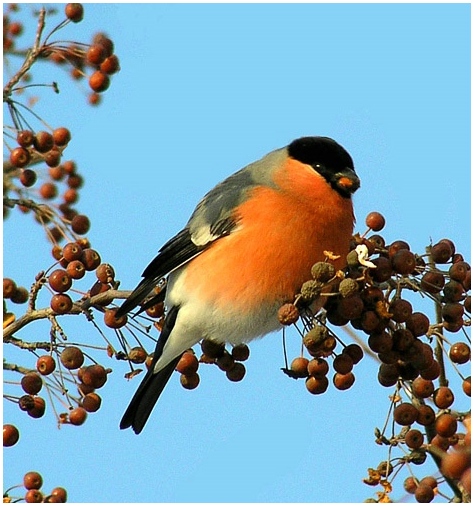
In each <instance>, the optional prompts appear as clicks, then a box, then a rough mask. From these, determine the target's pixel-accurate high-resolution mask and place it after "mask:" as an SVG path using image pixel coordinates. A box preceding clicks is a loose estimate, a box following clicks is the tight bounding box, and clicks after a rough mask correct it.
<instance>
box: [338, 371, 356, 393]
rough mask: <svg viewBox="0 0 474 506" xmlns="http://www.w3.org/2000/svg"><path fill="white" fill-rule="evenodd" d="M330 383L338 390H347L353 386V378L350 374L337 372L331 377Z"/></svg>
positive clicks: (352, 374)
mask: <svg viewBox="0 0 474 506" xmlns="http://www.w3.org/2000/svg"><path fill="white" fill-rule="evenodd" d="M332 382H333V384H334V386H335V387H336V388H337V389H338V390H347V389H349V388H351V386H352V385H353V384H354V382H355V376H354V373H352V372H348V373H347V374H341V373H339V372H337V373H336V374H335V375H334V376H333V378H332Z"/></svg>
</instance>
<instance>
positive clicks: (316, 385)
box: [306, 376, 329, 395]
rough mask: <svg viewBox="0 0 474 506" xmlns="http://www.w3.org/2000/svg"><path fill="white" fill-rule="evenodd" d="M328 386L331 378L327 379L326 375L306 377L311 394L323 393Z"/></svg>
mask: <svg viewBox="0 0 474 506" xmlns="http://www.w3.org/2000/svg"><path fill="white" fill-rule="evenodd" d="M328 386H329V380H328V379H327V377H326V376H318V377H315V376H309V377H308V378H307V379H306V389H307V390H308V392H310V393H311V394H315V395H318V394H322V393H324V392H325V391H326V390H327V389H328Z"/></svg>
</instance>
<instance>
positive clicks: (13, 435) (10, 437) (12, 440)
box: [3, 423, 20, 447]
mask: <svg viewBox="0 0 474 506" xmlns="http://www.w3.org/2000/svg"><path fill="white" fill-rule="evenodd" d="M19 439H20V433H19V432H18V429H17V428H16V427H15V426H14V425H11V424H9V423H6V424H4V425H3V446H5V447H7V446H13V445H16V443H18V440H19Z"/></svg>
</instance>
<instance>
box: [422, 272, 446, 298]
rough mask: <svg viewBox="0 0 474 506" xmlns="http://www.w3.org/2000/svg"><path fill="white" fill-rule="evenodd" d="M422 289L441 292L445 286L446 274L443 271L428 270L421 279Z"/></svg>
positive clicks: (429, 291)
mask: <svg viewBox="0 0 474 506" xmlns="http://www.w3.org/2000/svg"><path fill="white" fill-rule="evenodd" d="M420 287H421V289H422V290H424V291H425V292H428V293H433V294H434V293H439V292H440V291H441V290H442V289H443V287H444V276H443V274H442V273H441V272H435V271H428V272H426V273H425V274H424V275H423V277H422V278H421V281H420Z"/></svg>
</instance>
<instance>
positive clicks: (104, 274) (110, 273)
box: [95, 264, 115, 283]
mask: <svg viewBox="0 0 474 506" xmlns="http://www.w3.org/2000/svg"><path fill="white" fill-rule="evenodd" d="M95 275H96V276H97V279H98V280H99V281H100V282H101V283H112V282H113V281H114V278H115V271H114V268H113V267H112V266H111V265H110V264H100V265H99V266H98V267H97V269H96V270H95Z"/></svg>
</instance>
